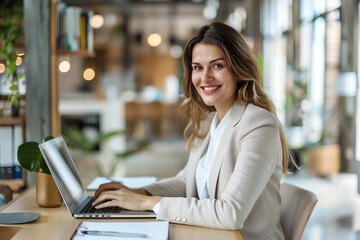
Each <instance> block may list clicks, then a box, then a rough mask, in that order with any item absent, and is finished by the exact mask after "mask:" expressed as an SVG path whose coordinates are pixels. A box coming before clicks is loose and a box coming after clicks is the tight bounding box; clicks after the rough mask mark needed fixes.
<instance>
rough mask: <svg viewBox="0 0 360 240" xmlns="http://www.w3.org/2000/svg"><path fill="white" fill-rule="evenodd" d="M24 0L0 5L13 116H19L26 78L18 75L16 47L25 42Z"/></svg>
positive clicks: (1, 54) (0, 54)
mask: <svg viewBox="0 0 360 240" xmlns="http://www.w3.org/2000/svg"><path fill="white" fill-rule="evenodd" d="M23 15H24V14H23V0H5V1H3V2H2V3H1V4H0V16H1V17H0V44H1V47H0V60H3V61H5V66H6V70H5V80H4V84H6V85H9V86H10V91H11V93H10V94H9V99H10V102H11V109H12V116H13V117H17V116H18V115H19V108H20V105H19V97H20V95H19V91H18V86H19V79H20V78H22V77H23V76H24V74H23V73H18V72H17V68H16V59H17V57H18V55H17V50H16V46H17V44H19V42H21V41H22V40H23V35H22V34H21V25H22V23H23Z"/></svg>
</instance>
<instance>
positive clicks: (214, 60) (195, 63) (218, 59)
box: [191, 58, 225, 65]
mask: <svg viewBox="0 0 360 240" xmlns="http://www.w3.org/2000/svg"><path fill="white" fill-rule="evenodd" d="M220 60H222V61H225V59H224V58H216V59H213V60H211V61H210V62H209V63H213V62H216V61H220ZM191 64H193V65H200V63H197V62H192V63H191Z"/></svg>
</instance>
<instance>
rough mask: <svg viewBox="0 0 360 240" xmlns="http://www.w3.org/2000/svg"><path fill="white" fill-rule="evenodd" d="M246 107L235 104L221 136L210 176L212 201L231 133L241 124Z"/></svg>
mask: <svg viewBox="0 0 360 240" xmlns="http://www.w3.org/2000/svg"><path fill="white" fill-rule="evenodd" d="M245 108H246V106H244V105H241V104H239V103H234V105H233V106H232V108H231V109H230V113H229V114H230V116H229V120H228V123H227V125H226V126H225V129H224V132H223V134H222V136H221V141H220V144H221V146H220V145H219V146H218V149H217V151H216V155H215V160H214V163H213V165H212V167H211V170H210V176H209V196H210V199H214V198H215V196H216V188H217V182H218V178H219V173H220V169H221V165H222V163H223V161H224V155H225V153H226V152H227V151H229V148H228V146H229V143H230V141H231V139H232V138H231V137H230V136H231V133H232V131H233V128H234V127H235V126H236V125H237V124H238V123H239V122H240V120H241V117H242V115H243V113H244V110H245Z"/></svg>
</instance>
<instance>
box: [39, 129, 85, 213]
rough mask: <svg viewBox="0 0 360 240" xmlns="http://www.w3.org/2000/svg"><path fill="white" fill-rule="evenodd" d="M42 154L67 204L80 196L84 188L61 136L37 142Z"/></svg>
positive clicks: (70, 203) (69, 204)
mask: <svg viewBox="0 0 360 240" xmlns="http://www.w3.org/2000/svg"><path fill="white" fill-rule="evenodd" d="M39 148H40V150H41V152H42V155H43V157H44V159H45V161H46V163H47V165H48V167H49V169H50V171H51V174H52V176H53V178H54V180H55V182H56V184H57V186H58V188H59V190H60V193H61V195H62V196H63V199H64V201H65V202H66V204H67V206H71V205H72V204H73V203H74V202H76V200H78V199H79V198H80V196H81V195H82V193H83V192H84V191H85V188H84V186H83V184H82V182H81V179H80V175H79V173H78V171H77V168H76V166H75V163H74V160H73V159H72V157H71V155H70V152H69V149H68V148H67V146H66V143H65V141H64V139H63V137H62V136H60V137H56V138H54V139H51V140H49V141H47V142H44V143H41V144H39Z"/></svg>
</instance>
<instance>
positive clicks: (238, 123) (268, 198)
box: [145, 103, 284, 240]
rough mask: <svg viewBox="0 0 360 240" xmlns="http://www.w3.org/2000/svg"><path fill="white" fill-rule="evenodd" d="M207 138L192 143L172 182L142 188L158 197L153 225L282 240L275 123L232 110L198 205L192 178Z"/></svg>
mask: <svg viewBox="0 0 360 240" xmlns="http://www.w3.org/2000/svg"><path fill="white" fill-rule="evenodd" d="M213 116H214V114H211V116H209V117H208V119H207V120H206V121H204V122H203V124H202V126H203V128H202V130H203V131H206V132H209V127H210V123H211V120H212V118H213ZM209 138H210V136H209V134H207V136H206V137H205V138H204V139H198V140H197V142H196V146H197V147H194V148H192V150H191V151H190V154H189V160H188V162H187V164H186V166H185V167H184V169H183V170H181V171H180V172H179V173H178V174H177V175H176V176H175V177H172V178H168V179H164V180H162V181H159V182H158V183H155V184H151V185H149V186H147V187H145V189H146V190H147V191H148V192H150V193H151V194H152V195H153V196H164V198H163V199H162V200H161V207H160V210H159V213H158V215H157V219H159V220H168V221H170V222H175V223H182V224H191V225H198V226H204V227H211V228H220V229H229V230H230V229H231V230H234V229H239V230H240V232H241V234H242V235H243V237H244V238H245V239H246V240H248V239H256V240H260V239H284V236H283V231H282V228H281V226H280V179H281V176H282V151H281V143H280V137H279V126H278V121H277V119H276V118H275V117H274V116H273V115H272V114H271V113H270V112H268V111H266V110H264V109H262V108H259V107H256V106H254V105H252V104H249V105H247V106H244V105H241V104H238V103H235V104H234V105H233V107H232V108H231V110H230V118H229V121H228V123H227V126H226V127H225V130H224V133H223V136H222V138H221V141H220V145H219V148H218V150H217V153H216V157H215V160H214V163H213V166H212V168H211V171H210V181H209V194H210V198H209V199H204V200H199V199H198V195H197V190H196V184H195V172H196V167H197V164H198V161H199V160H200V158H201V156H202V154H203V153H204V151H205V150H206V147H207V145H208V142H209ZM169 161H170V160H169Z"/></svg>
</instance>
